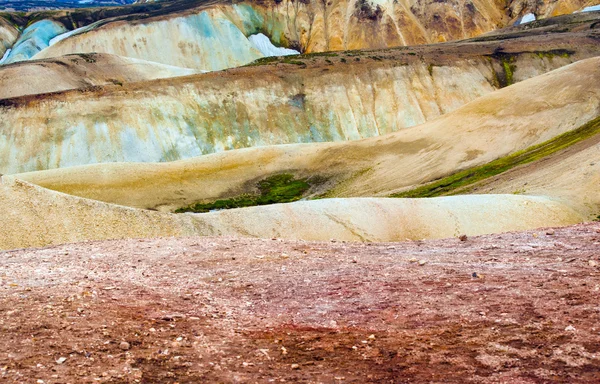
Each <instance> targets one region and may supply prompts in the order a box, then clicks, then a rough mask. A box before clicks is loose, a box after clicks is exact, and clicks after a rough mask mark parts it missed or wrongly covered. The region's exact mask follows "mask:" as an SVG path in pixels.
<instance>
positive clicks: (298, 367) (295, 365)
mask: <svg viewBox="0 0 600 384" xmlns="http://www.w3.org/2000/svg"><path fill="white" fill-rule="evenodd" d="M292 369H300V365H298V364H292Z"/></svg>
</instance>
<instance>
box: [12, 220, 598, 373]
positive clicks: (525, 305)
mask: <svg viewBox="0 0 600 384" xmlns="http://www.w3.org/2000/svg"><path fill="white" fill-rule="evenodd" d="M599 265H600V224H599V223H591V224H583V225H577V226H572V227H567V228H560V229H541V230H536V231H528V232H518V233H508V234H501V235H490V236H482V237H472V238H471V237H469V238H464V237H462V238H460V239H459V238H456V239H449V240H440V241H423V242H405V243H340V242H328V243H324V242H320V243H319V242H302V241H281V240H278V239H272V240H258V239H241V238H184V239H175V238H163V239H148V240H120V241H104V242H88V243H78V244H68V245H62V246H56V247H51V248H44V249H27V250H17V251H11V252H3V253H0V326H1V334H2V337H1V338H0V377H2V379H3V382H28V383H35V382H37V383H42V382H43V383H85V382H94V383H97V382H112V383H129V382H146V383H175V382H179V383H185V382H283V381H287V382H306V383H313V382H314V383H316V382H323V383H349V382H360V383H365V382H394V383H398V382H409V381H410V382H445V383H447V382H456V383H465V382H481V383H492V382H494V383H495V382H506V383H540V382H570V383H573V382H590V383H591V382H598V381H599V380H600V325H599V324H600V322H599V321H600V306H599V304H598V295H599V294H600V280H599V279H598V277H599V276H600V269H599Z"/></svg>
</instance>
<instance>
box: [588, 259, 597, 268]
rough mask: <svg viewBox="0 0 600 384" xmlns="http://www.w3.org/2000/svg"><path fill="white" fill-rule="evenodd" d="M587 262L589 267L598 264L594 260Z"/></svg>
mask: <svg viewBox="0 0 600 384" xmlns="http://www.w3.org/2000/svg"><path fill="white" fill-rule="evenodd" d="M588 264H589V265H590V267H596V266H597V265H598V263H597V262H595V261H594V260H590V261H588Z"/></svg>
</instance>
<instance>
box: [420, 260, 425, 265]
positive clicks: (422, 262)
mask: <svg viewBox="0 0 600 384" xmlns="http://www.w3.org/2000/svg"><path fill="white" fill-rule="evenodd" d="M425 264H427V260H419V265H425Z"/></svg>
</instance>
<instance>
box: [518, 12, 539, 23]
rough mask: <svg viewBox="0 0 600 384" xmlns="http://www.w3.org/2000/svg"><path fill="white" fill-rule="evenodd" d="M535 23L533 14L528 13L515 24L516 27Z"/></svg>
mask: <svg viewBox="0 0 600 384" xmlns="http://www.w3.org/2000/svg"><path fill="white" fill-rule="evenodd" d="M532 21H535V15H534V14H533V13H528V14H526V15H524V16H523V17H521V20H519V21H518V22H517V25H522V24H527V23H531V22H532Z"/></svg>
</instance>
